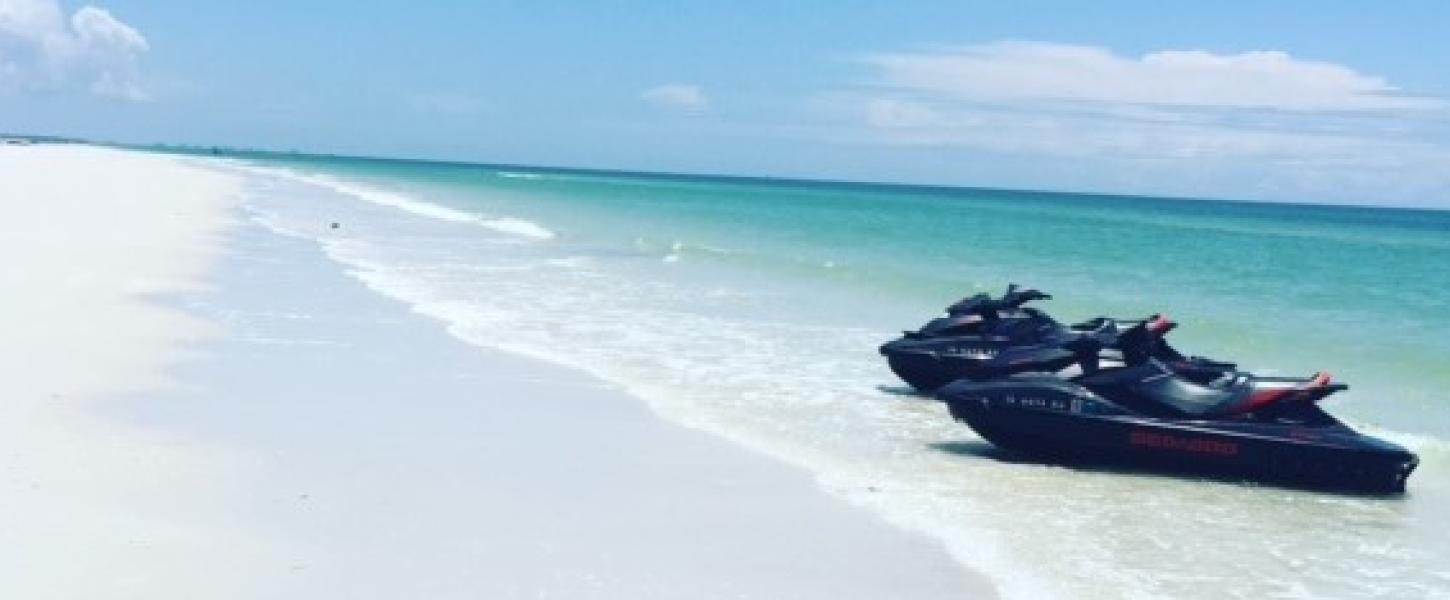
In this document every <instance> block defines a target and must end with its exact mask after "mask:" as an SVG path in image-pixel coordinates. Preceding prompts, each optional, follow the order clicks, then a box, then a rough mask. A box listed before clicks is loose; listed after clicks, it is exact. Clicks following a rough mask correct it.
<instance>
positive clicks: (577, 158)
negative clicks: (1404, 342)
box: [0, 0, 1450, 209]
mask: <svg viewBox="0 0 1450 600" xmlns="http://www.w3.org/2000/svg"><path fill="white" fill-rule="evenodd" d="M777 4H779V5H777ZM1447 31H1450V3H1445V2H1439V1H1413V0H1407V1H1402V2H1393V3H1369V2H1329V1H1307V0H1305V1H1288V0H1285V1H1278V2H1214V3H1208V2H1163V1H1161V0H1160V1H1142V2H1137V1H1112V0H1104V1H1099V2H1093V3H1085V2H1057V3H1050V2H1035V1H1031V0H1026V1H1020V2H1000V1H998V2H966V1H958V2H912V1H906V0H903V1H900V2H860V1H856V0H834V1H817V0H797V1H796V2H790V3H756V2H710V3H705V2H699V3H692V2H607V1H592V2H583V1H581V2H573V3H549V2H543V1H537V0H536V1H519V2H463V1H458V2H446V1H439V2H413V3H360V2H342V1H334V0H310V1H308V2H282V1H274V0H252V1H250V2H215V1H206V0H201V1H191V2H180V1H169V0H96V3H95V4H86V3H82V2H70V1H67V2H59V1H58V0H0V131H8V132H17V133H34V134H52V135H65V136H75V137H84V138H89V139H98V140H107V141H118V142H127V143H175V144H196V145H223V146H232V147H249V148H264V149H277V150H299V151H307V152H325V153H341V154H355V155H367V156H394V157H410V158H433V159H448V160H463V161H479V162H489V163H503V164H524V165H548V166H566V167H585V168H605V169H626V170H642V171H667V172H687V173H710V174H737V175H754V176H774V177H800V178H812V179H837V180H856V181H883V182H899V183H920V184H937V185H965V186H979V187H1006V188H1022V189H1047V190H1066V191H1087V192H1104V193H1124V194H1139V195H1169V196H1187V197H1212V198H1229V199H1247V200H1276V201H1291V202H1313V203H1350V204H1373V205H1397V206H1419V207H1432V208H1444V209H1450V66H1447V64H1450V35H1447V33H1446V32H1447Z"/></svg>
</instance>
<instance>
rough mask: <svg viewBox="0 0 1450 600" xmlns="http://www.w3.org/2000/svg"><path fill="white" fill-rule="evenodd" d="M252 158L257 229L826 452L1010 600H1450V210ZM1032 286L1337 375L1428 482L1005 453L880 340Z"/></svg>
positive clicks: (730, 428) (493, 332)
mask: <svg viewBox="0 0 1450 600" xmlns="http://www.w3.org/2000/svg"><path fill="white" fill-rule="evenodd" d="M244 158H245V159H246V161H245V163H244V164H246V165H250V168H252V169H253V171H252V172H253V173H254V174H255V177H254V178H253V195H252V198H251V200H250V201H249V210H250V211H251V212H252V213H253V214H254V215H255V216H256V218H258V220H260V221H262V222H264V223H265V224H268V225H269V226H271V227H273V228H275V229H277V230H279V231H282V232H286V233H291V234H294V235H300V236H303V237H308V238H313V239H316V240H318V241H319V242H320V243H322V244H323V245H324V247H325V248H326V249H327V251H328V253H329V255H330V256H332V257H333V258H334V259H335V260H337V261H338V262H339V263H341V264H342V265H343V266H344V267H345V268H347V269H348V270H349V271H350V272H351V273H352V274H353V275H355V276H356V277H358V278H359V279H361V280H362V281H364V282H365V283H367V284H368V285H369V286H370V287H372V288H373V289H375V290H377V291H379V292H381V293H383V294H386V295H388V296H391V297H394V298H397V299H399V300H401V301H404V302H406V303H408V304H410V305H411V306H412V307H413V308H414V310H417V311H419V312H422V313H424V314H428V315H431V316H434V317H437V318H439V319H441V320H442V321H443V322H445V323H446V324H447V326H448V327H449V330H450V331H451V332H452V333H453V334H455V335H456V336H458V337H459V338H461V339H463V340H465V341H468V342H470V343H475V344H479V345H484V346H492V347H501V348H505V349H509V350H513V351H518V352H522V353H526V354H530V355H534V356H539V357H542V358H546V359H548V360H553V361H557V362H561V363H565V364H568V365H572V366H576V367H579V368H582V369H586V370H589V371H591V372H593V373H595V374H597V375H599V376H601V377H603V378H605V379H607V380H609V381H612V382H615V383H617V384H619V385H621V386H624V387H626V388H628V389H630V390H631V391H633V392H634V393H636V394H637V395H639V396H640V397H642V398H643V399H645V400H646V401H648V402H649V403H650V404H651V406H652V407H654V408H655V409H656V410H657V411H658V412H660V413H661V414H663V415H664V416H666V417H667V418H670V419H673V420H676V421H679V422H682V423H684V424H687V425H690V426H693V427H698V428H701V429H705V430H708V431H711V432H713V433H716V434H719V435H723V436H726V437H728V438H731V439H734V440H737V441H739V442H741V443H743V444H745V445H747V446H749V447H752V448H756V449H759V450H762V451H765V452H768V453H770V454H772V455H774V456H777V457H779V458H781V459H783V460H786V461H788V462H791V463H793V464H796V465H799V466H802V467H804V468H807V469H809V470H811V471H812V472H814V473H815V474H816V475H817V476H818V478H819V480H820V481H821V482H822V484H823V485H824V486H826V487H827V488H829V489H831V490H833V491H836V492H838V493H840V494H842V495H843V496H846V497H847V498H849V499H851V500H852V501H855V502H857V503H860V504H862V505H866V506H870V507H872V508H874V509H876V510H878V511H879V514H881V515H882V516H883V517H885V518H886V519H888V520H890V521H892V522H895V523H898V524H900V525H903V526H906V527H909V528H912V529H916V530H919V531H922V532H925V533H927V534H929V535H933V536H937V537H938V538H940V539H941V540H943V542H944V543H945V544H946V545H947V546H948V548H950V549H951V551H952V552H953V553H954V554H955V555H956V556H958V557H959V558H960V559H961V560H963V561H964V562H966V563H968V564H970V565H973V566H976V567H979V568H982V569H983V570H985V571H987V572H988V573H991V574H994V575H997V576H999V577H1000V581H999V582H1000V584H1001V585H1002V586H1003V589H1004V592H1006V593H1007V594H1008V595H1019V596H1036V595H1039V594H1053V595H1059V596H1070V597H1124V596H1136V597H1149V596H1162V595H1167V596H1171V597H1210V596H1212V597H1222V596H1225V595H1226V596H1230V597H1254V598H1257V597H1325V596H1331V597H1394V598H1407V597H1450V539H1446V538H1447V536H1446V535H1445V532H1447V531H1450V517H1447V516H1446V515H1445V514H1443V513H1444V512H1445V511H1444V508H1445V507H1447V506H1450V503H1447V502H1446V500H1447V499H1450V465H1447V457H1450V453H1447V450H1446V448H1447V447H1450V446H1447V443H1446V442H1445V441H1444V440H1447V439H1450V405H1447V399H1450V394H1447V392H1445V390H1446V389H1447V384H1450V367H1447V364H1446V363H1447V359H1450V337H1447V334H1450V296H1447V294H1446V293H1445V291H1444V290H1445V289H1446V287H1447V284H1450V213H1444V212H1429V211H1407V210H1385V209H1367V208H1334V207H1317V206H1285V205H1269V204H1243V203H1229V202H1217V201H1182V200H1167V199H1153V198H1124V197H1112V196H1083V195H1063V194H1045V193H1032V192H1004V191H983V190H944V189H920V188H918V189H911V188H891V187H882V186H864V185H849V184H803V183H788V182H770V181H741V180H726V179H709V178H671V177H658V176H636V175H626V174H605V173H586V172H572V171H557V170H539V169H519V168H511V167H510V168H501V167H487V166H477V165H452V164H438V163H421V162H401V161H371V160H356V159H336V158H315V157H279V156H271V157H256V156H251V157H244ZM331 222H338V223H339V224H340V227H339V228H338V229H331V228H329V227H328V224H329V223H331ZM1008 282H1019V283H1024V284H1030V285H1032V286H1035V287H1039V288H1042V289H1045V290H1047V291H1050V292H1052V293H1054V294H1056V295H1057V296H1058V298H1059V299H1058V300H1053V301H1051V302H1049V303H1047V304H1046V305H1045V308H1048V309H1050V310H1051V311H1052V312H1053V313H1054V314H1056V315H1059V316H1060V317H1063V318H1066V319H1076V318H1086V317H1089V316H1093V315H1096V314H1111V315H1123V316H1132V315H1146V314H1149V313H1152V312H1159V311H1163V312H1167V313H1169V314H1170V315H1172V317H1173V318H1174V319H1175V320H1177V321H1179V322H1180V323H1181V327H1180V328H1179V330H1177V331H1176V332H1175V333H1174V337H1175V341H1176V343H1177V344H1178V345H1179V346H1180V347H1182V348H1185V349H1187V350H1191V351H1192V352H1193V353H1197V354H1204V355H1208V356H1215V357H1228V358H1233V359H1236V360H1238V361H1239V362H1241V363H1243V364H1245V365H1247V366H1250V367H1254V368H1256V369H1259V370H1272V371H1280V372H1289V373H1308V372H1311V371H1315V370H1319V369H1325V370H1329V371H1332V372H1334V373H1335V375H1336V378H1337V379H1339V380H1343V381H1346V382H1348V383H1350V384H1351V385H1352V386H1353V388H1352V389H1351V390H1350V391H1349V392H1347V393H1344V394H1342V395H1339V396H1338V397H1336V398H1334V399H1332V400H1331V401H1330V402H1328V406H1329V407H1330V409H1331V410H1333V411H1334V412H1336V413H1338V414H1340V415H1343V416H1345V417H1346V418H1347V419H1349V420H1350V421H1351V422H1353V423H1355V424H1357V425H1360V426H1363V427H1366V428H1368V429H1371V430H1373V431H1376V432H1378V433H1382V434H1384V435H1386V436H1388V437H1391V438H1394V439H1397V440H1399V441H1402V442H1404V443H1407V444H1408V445H1411V446H1413V447H1414V448H1416V449H1417V450H1418V451H1419V452H1420V453H1421V456H1422V460H1423V464H1422V467H1421V470H1420V472H1419V473H1417V474H1416V475H1415V477H1414V478H1412V480H1411V493H1410V494H1408V495H1407V496H1405V497H1404V498H1399V499H1369V498H1357V497H1343V496H1334V495H1326V494H1317V493H1311V492H1302V491H1292V490H1282V489H1277V488H1271V487H1261V486H1254V485H1248V484H1239V483H1225V482H1207V481H1199V480H1193V479H1183V478H1174V477H1162V476H1153V475H1144V474H1125V473H1104V472H1091V471H1080V470H1074V469H1067V468H1062V467H1054V466H1043V465H1033V464H1017V463H1010V462H1004V461H1002V460H999V459H998V458H994V457H993V455H992V454H991V453H990V452H988V451H986V450H985V446H984V444H983V443H982V442H980V441H979V440H977V439H976V437H975V436H974V435H973V434H972V433H971V432H970V430H968V429H966V428H965V427H964V426H961V425H958V424H956V423H953V422H952V421H951V419H950V418H949V417H948V416H947V415H946V414H945V411H944V410H943V409H942V407H940V406H938V405H936V404H935V403H933V402H930V401H927V400H923V399H920V398H917V397H913V396H910V395H904V394H901V393H899V392H898V390H899V387H900V385H899V383H898V382H896V381H895V380H894V378H893V376H892V375H891V373H890V372H889V371H888V370H887V369H886V368H885V366H884V364H883V363H882V361H881V360H880V357H879V356H877V354H876V346H877V345H878V344H879V343H880V342H882V341H884V340H885V339H887V338H889V337H892V336H893V334H894V333H896V332H898V331H899V330H901V329H904V328H911V327H915V326H917V325H919V324H920V323H921V322H922V321H924V320H926V319H927V318H929V317H930V316H932V315H933V314H934V313H936V312H937V311H939V310H940V309H941V308H942V307H944V306H945V305H947V304H948V303H950V302H951V301H953V300H955V299H957V298H958V297H960V296H962V295H965V294H968V293H972V292H975V291H979V290H989V291H994V292H996V291H998V290H999V289H1000V288H1001V287H1003V286H1005V285H1006V283H1008ZM520 401H526V399H520ZM601 451H607V449H601Z"/></svg>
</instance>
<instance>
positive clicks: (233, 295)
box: [0, 149, 995, 598]
mask: <svg viewBox="0 0 1450 600" xmlns="http://www.w3.org/2000/svg"><path fill="white" fill-rule="evenodd" d="M88 152H111V153H115V154H116V155H118V156H119V155H123V154H124V155H128V156H129V155H134V153H130V152H125V151H115V150H96V149H90V150H88ZM149 158H150V159H154V160H158V161H179V159H176V158H174V157H161V156H157V155H149ZM0 159H3V158H0ZM186 166H187V167H189V168H192V169H195V170H205V169H199V168H198V167H196V166H194V165H186ZM96 191H100V190H96ZM232 210H237V209H232ZM234 214H235V213H234ZM319 226H320V224H319ZM213 243H214V245H213V246H212V247H214V248H220V249H221V251H222V254H221V255H220V256H219V261H218V262H216V263H215V264H213V265H212V268H211V269H210V271H208V272H206V273H205V275H203V276H201V277H200V278H199V279H200V280H201V281H200V282H199V283H204V286H199V285H188V286H177V287H169V288H167V287H163V288H162V289H157V290H147V291H148V292H149V293H150V294H154V293H155V292H163V293H165V294H166V295H165V297H164V299H163V302H162V304H163V305H165V306H168V307H171V308H172V309H173V310H171V311H169V312H170V313H171V314H175V313H176V312H177V311H176V310H175V309H180V312H182V313H184V314H187V315H190V317H189V318H190V319H193V320H199V321H202V322H210V323H213V324H216V325H219V326H220V327H222V328H224V331H223V332H213V333H214V334H213V335H212V336H211V337H205V338H203V337H187V338H184V339H182V340H179V341H173V342H171V347H172V349H173V350H172V351H173V352H177V353H178V354H176V355H175V356H185V357H186V358H187V360H185V362H182V363H180V364H169V363H168V366H167V367H166V368H165V373H166V375H167V377H168V378H170V379H172V380H174V383H173V385H170V386H167V387H165V388H164V389H163V388H157V387H150V388H143V389H130V390H129V391H127V390H125V389H122V388H111V389H110V390H109V391H108V392H98V393H97V397H98V398H100V400H99V401H98V402H95V403H93V405H92V406H91V407H90V408H91V409H92V410H94V411H95V412H97V413H98V416H99V422H100V423H101V424H103V425H106V426H115V427H121V428H125V429H127V430H135V431H139V432H144V433H145V434H146V435H152V436H156V437H157V438H158V439H162V440H165V444H168V445H169V446H168V448H169V449H171V450H176V449H186V450H187V451H188V453H190V452H191V451H195V452H196V454H197V455H198V456H200V457H202V458H203V459H205V460H201V461H200V462H201V463H202V464H201V465H200V466H199V468H197V469H195V470H192V471H190V472H189V473H190V474H192V475H195V474H196V473H198V472H205V473H206V474H207V477H209V478H210V479H203V480H202V482H203V483H207V484H210V486H209V487H210V489H207V490H205V491H195V492H194V495H196V496H199V497H190V496H188V497H182V498H178V499H174V500H173V502H172V503H173V504H175V505H177V506H179V507H185V508H187V509H188V510H189V511H190V513H192V514H195V515H197V516H196V521H197V523H199V525H197V528H198V529H199V531H197V532H195V533H197V534H198V535H197V536H196V539H199V540H202V541H204V542H209V543H212V545H208V544H205V543H204V544H200V545H199V546H198V545H196V544H193V545H192V546H187V547H185V548H186V549H187V550H188V551H189V552H192V553H193V554H191V555H190V558H191V560H193V561H195V562H197V563H203V564H196V565H194V566H195V567H196V568H195V569H194V570H192V571H190V572H186V573H174V572H168V573H166V574H159V573H154V572H153V573H151V575H150V578H148V577H146V576H138V575H136V574H134V573H133V574H131V575H129V579H127V578H126V577H127V576H121V575H117V576H116V577H115V578H114V579H113V580H112V581H111V583H113V584H116V586H117V587H113V588H110V589H107V592H108V593H109V594H111V595H115V594H116V593H117V590H121V589H123V587H124V589H125V590H126V597H133V596H134V597H141V596H146V597H158V596H160V597H194V596H195V593H194V592H197V591H199V590H209V591H207V592H206V595H208V596H210V597H215V596H217V595H218V593H217V591H216V590H217V589H227V590H228V591H229V593H230V594H231V595H232V596H226V595H225V594H223V596H224V597H233V596H234V597H255V596H256V595H262V594H266V593H283V594H284V595H296V594H299V593H304V592H305V593H307V594H308V595H313V596H318V595H320V596H331V595H341V596H347V597H397V596H398V595H399V594H411V595H418V594H420V593H421V594H425V595H427V596H428V597H433V598H443V597H452V596H453V595H458V596H460V597H461V596H477V595H478V594H479V593H484V592H492V595H494V596H503V597H526V596H527V597H534V596H535V595H536V593H537V592H540V591H543V592H548V593H552V594H556V595H563V596H566V597H631V598H634V597H678V596H689V597H772V598H774V597H789V598H807V597H826V596H830V597H842V596H844V597H846V598H857V597H859V598H875V597H883V596H886V597H891V596H903V595H905V596H911V597H948V596H949V597H964V596H965V597H992V596H995V592H994V591H993V589H992V586H991V584H990V583H989V582H988V581H987V580H986V579H985V578H984V577H982V576H981V575H977V574H975V573H972V572H970V571H968V570H967V569H966V568H965V567H962V566H961V565H960V564H959V563H957V562H956V561H954V560H952V559H951V558H950V557H949V556H948V555H947V552H946V550H945V549H944V548H943V547H942V545H941V544H940V543H938V542H936V541H934V540H930V539H928V538H926V537H925V536H921V535H918V534H914V533H910V532H906V531H903V530H900V529H898V528H896V527H894V526H891V525H889V524H887V523H885V522H884V521H882V519H880V518H879V517H877V516H876V515H873V514H871V513H869V512H867V511H865V510H864V509H862V508H859V507H854V506H851V505H850V504H848V503H847V502H846V501H844V500H842V499H840V498H838V497H834V496H832V495H830V494H828V493H827V492H826V491H824V490H823V489H821V488H820V486H819V485H818V484H817V483H816V482H815V481H814V480H813V478H812V477H811V476H810V474H808V473H806V472H804V471H801V470H799V469H795V468H792V467H787V466H785V465H783V464H781V463H779V462H777V461H775V460H773V459H770V458H767V457H765V456H762V455H759V454H758V453H755V452H752V451H750V450H747V449H745V448H740V447H737V446H734V445H732V444H730V443H729V442H726V441H724V440H721V439H718V438H716V437H713V436H710V435H709V434H706V433H703V432H698V431H691V430H689V429H686V428H685V427H682V426H680V425H676V424H673V423H669V422H666V421H664V420H663V419H662V418H660V417H659V416H657V415H655V414H652V413H651V412H650V410H649V409H648V408H647V407H646V405H645V403H644V402H643V401H641V400H638V399H635V398H632V397H630V396H628V395H626V394H625V393H624V392H622V391H620V390H618V389H616V388H612V387H609V386H607V385H605V384H603V383H602V382H600V381H599V380H598V379H595V378H593V377H591V376H588V375H586V374H583V373H581V372H577V371H575V370H572V369H567V368H566V367H563V366H559V365H556V364H548V363H544V362H542V361H539V360H535V359H529V358H524V357H519V356H515V355H509V354H505V353H503V352H501V351H496V350H487V349H483V348H479V347H477V346H473V345H469V344H466V343H465V342H463V341H461V340H457V339H454V338H453V337H452V336H450V335H449V334H448V333H447V332H446V331H444V325H443V324H442V323H439V322H437V321H434V320H432V319H429V318H427V317H424V316H422V315H418V314H414V313H411V312H410V311H409V310H408V308H407V307H406V306H405V305H403V304H401V303H398V302H396V301H394V300H391V299H388V298H385V297H383V296H381V295H379V294H376V293H374V292H373V291H371V290H368V289H367V288H366V287H365V286H364V285H363V284H362V283H361V282H359V281H356V280H354V279H352V278H349V277H347V276H346V274H344V273H343V271H342V266H341V265H338V264H336V263H334V262H332V261H331V260H330V259H329V258H327V257H326V256H325V255H323V253H322V251H321V249H320V248H318V247H317V246H316V244H315V243H314V242H311V241H310V240H299V239H291V238H287V237H284V236H282V235H280V234H277V233H274V232H270V231H266V230H263V229H262V228H261V227H260V226H259V225H257V224H255V223H249V222H240V223H233V224H232V225H231V226H230V228H229V229H228V230H227V233H226V240H225V241H221V240H213ZM150 294H148V296H149V295H150ZM153 300H154V298H153ZM153 304H154V303H153ZM400 373H406V374H407V375H400ZM118 392H119V393H118ZM606 450H607V452H606ZM213 470H220V473H217V472H214V471H213ZM82 483H96V481H94V480H92V481H86V482H82ZM195 483H196V482H192V486H191V487H198V486H196V485H195ZM170 488H171V486H168V485H157V486H155V490H157V491H167V490H170ZM0 489H3V488H0ZM200 496H204V498H200ZM203 500H204V501H203ZM143 529H144V528H143ZM782 532H790V533H789V534H783V533H782ZM221 533H225V534H226V535H218V534H221ZM23 537H24V536H23ZM23 537H22V539H23ZM222 539H225V540H227V541H228V544H223V545H225V546H226V548H223V547H222V546H223V545H215V542H218V541H221V540H222ZM701 540H705V541H701ZM233 541H235V542H239V543H231V542H233ZM37 542H39V540H37ZM173 546H175V547H177V548H181V547H183V546H182V545H175V544H174V545H173ZM93 553H94V554H97V555H99V554H102V553H109V554H111V556H109V557H100V556H97V557H96V558H97V559H98V560H100V559H103V558H112V559H114V558H117V557H118V556H119V557H122V558H130V559H133V563H132V567H133V568H143V567H146V566H147V565H150V563H151V561H150V559H149V558H148V556H149V557H154V556H155V554H151V555H146V554H144V553H136V552H128V551H127V550H125V549H124V548H123V549H120V550H113V549H106V550H104V551H102V550H97V551H95V552H93ZM81 554H86V552H85V551H82V552H81ZM32 556H33V555H32ZM223 557H227V558H231V559H233V560H231V561H228V560H218V559H220V558H223ZM203 559H210V560H203ZM11 562H14V563H15V567H16V568H17V569H19V568H20V567H21V566H25V567H29V566H33V565H32V563H34V562H35V560H34V559H33V558H32V559H30V560H27V559H25V558H21V557H12V558H7V559H6V560H5V561H3V562H0V565H4V564H7V563H11ZM218 565H226V567H225V568H222V567H219V566H218ZM66 566H68V567H69V568H71V569H74V568H75V567H74V564H73V563H72V564H69V565H66ZM151 566H153V567H154V566H155V565H151ZM6 570H9V569H3V568H0V574H3V573H4V572H5V571H6ZM142 570H145V569H144V568H143V569H142ZM168 571H169V569H168ZM358 573H363V574H365V575H358ZM168 577H169V578H168ZM87 579H92V580H93V581H91V582H90V584H91V585H94V586H99V585H102V583H103V582H101V581H95V580H100V579H105V578H104V577H91V578H87ZM123 579H124V580H125V581H122V580H123ZM4 581H6V582H7V583H4V584H0V589H5V588H9V587H11V586H14V587H16V588H18V589H16V590H15V591H16V592H29V593H17V594H15V595H17V596H27V597H37V596H42V595H43V594H39V593H37V592H41V591H44V592H49V593H52V594H55V595H56V596H63V595H64V594H61V593H58V592H57V590H55V589H54V588H49V589H45V588H39V587H29V586H35V585H38V583H36V582H35V580H16V579H10V578H5V579H4ZM122 583H125V584H126V585H125V586H121V584H122ZM88 589H91V590H92V591H94V589H95V588H88ZM102 589H105V588H102ZM91 595H95V594H94V593H92V594H91Z"/></svg>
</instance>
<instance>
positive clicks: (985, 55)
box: [862, 41, 1446, 111]
mask: <svg viewBox="0 0 1450 600" xmlns="http://www.w3.org/2000/svg"><path fill="white" fill-rule="evenodd" d="M862 60H863V62H865V63H866V64H869V65H872V66H874V67H876V68H877V70H878V76H879V77H878V82H879V83H880V84H881V85H883V86H886V87H890V88H896V89H902V90H911V91H916V92H920V93H925V94H932V95H939V96H945V97H951V98H956V99H959V100H969V101H985V102H1010V101H1041V102H1086V103H1095V104H1127V105H1143V106H1161V107H1196V108H1224V109H1274V110H1284V111H1397V110H1417V109H1434V108H1443V107H1445V106H1446V103H1445V102H1444V101H1442V100H1439V99H1435V98H1425V97H1418V96H1412V95H1407V94H1404V93H1402V92H1401V91H1400V90H1399V89H1398V88H1396V87H1394V86H1392V85H1390V84H1389V83H1388V82H1386V81H1385V80H1384V79H1383V78H1380V77H1375V76H1372V75H1366V74H1363V73H1360V72H1358V71H1355V70H1354V69H1351V68H1349V67H1345V66H1342V65H1337V64H1334V63H1328V62H1319V61H1310V60H1302V59H1297V58H1294V57H1293V56H1290V55H1289V54H1288V53H1285V52H1280V51H1277V50H1255V51H1251V52H1243V53H1239V54H1214V53H1212V52H1206V51H1203V50H1162V51H1158V52H1150V53H1148V54H1144V55H1143V56H1140V57H1127V56H1120V55H1118V54H1115V53H1113V52H1112V51H1111V50H1108V49H1105V48H1098V47H1094V46H1076V45H1068V44H1053V43H1044V42H1026V41H1011V42H997V43H991V44H980V45H972V46H957V47H947V48H941V49H937V50H932V51H925V52H902V53H883V54H872V55H868V56H866V57H865V58H863V59H862Z"/></svg>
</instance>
